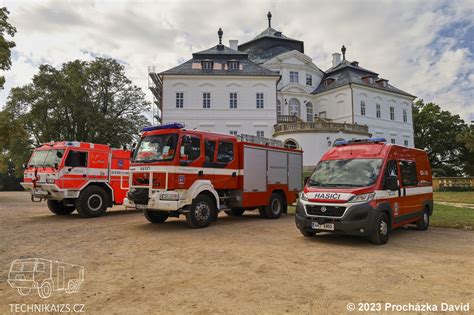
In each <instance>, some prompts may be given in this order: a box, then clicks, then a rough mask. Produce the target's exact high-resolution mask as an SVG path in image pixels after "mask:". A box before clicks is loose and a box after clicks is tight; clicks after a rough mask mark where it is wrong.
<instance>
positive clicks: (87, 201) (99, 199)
mask: <svg viewBox="0 0 474 315" xmlns="http://www.w3.org/2000/svg"><path fill="white" fill-rule="evenodd" d="M108 204H109V200H108V197H107V193H106V192H105V190H104V189H103V188H102V187H99V186H89V187H87V188H86V189H84V190H83V191H82V192H81V194H80V195H79V198H78V199H77V200H76V208H77V212H78V213H79V215H80V216H81V217H83V218H93V217H100V216H101V215H103V214H104V213H105V210H107V205H108Z"/></svg>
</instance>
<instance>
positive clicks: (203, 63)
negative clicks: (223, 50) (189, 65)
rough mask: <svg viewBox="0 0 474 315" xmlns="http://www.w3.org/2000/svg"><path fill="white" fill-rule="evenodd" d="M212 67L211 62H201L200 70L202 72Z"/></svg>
mask: <svg viewBox="0 0 474 315" xmlns="http://www.w3.org/2000/svg"><path fill="white" fill-rule="evenodd" d="M213 67H214V63H213V62H212V61H203V62H202V68H203V69H204V70H212V68H213Z"/></svg>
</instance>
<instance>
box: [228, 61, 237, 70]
mask: <svg viewBox="0 0 474 315" xmlns="http://www.w3.org/2000/svg"><path fill="white" fill-rule="evenodd" d="M227 66H228V67H229V70H239V62H238V61H235V60H231V61H229V62H228V63H227Z"/></svg>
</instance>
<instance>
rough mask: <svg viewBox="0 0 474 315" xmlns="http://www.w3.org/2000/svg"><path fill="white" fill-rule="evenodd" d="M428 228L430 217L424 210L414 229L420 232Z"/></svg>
mask: <svg viewBox="0 0 474 315" xmlns="http://www.w3.org/2000/svg"><path fill="white" fill-rule="evenodd" d="M429 226H430V215H429V213H428V209H425V211H423V217H422V218H421V219H420V220H419V221H416V228H417V229H418V230H420V231H426V230H428V227H429Z"/></svg>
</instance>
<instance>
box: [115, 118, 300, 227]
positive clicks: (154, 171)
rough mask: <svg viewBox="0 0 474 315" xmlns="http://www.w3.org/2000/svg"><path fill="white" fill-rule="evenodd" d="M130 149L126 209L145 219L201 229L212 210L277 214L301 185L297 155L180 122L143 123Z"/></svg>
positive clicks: (263, 141) (276, 145) (213, 215)
mask: <svg viewBox="0 0 474 315" xmlns="http://www.w3.org/2000/svg"><path fill="white" fill-rule="evenodd" d="M143 131H144V132H143V134H142V136H141V140H140V142H139V144H138V145H137V148H136V150H135V152H134V154H133V160H132V164H131V167H130V182H129V185H130V191H129V192H128V194H127V197H126V198H125V200H124V205H125V206H126V207H133V208H138V209H143V211H144V215H145V217H146V218H147V219H148V220H149V221H150V222H152V223H162V222H164V221H166V219H167V218H168V217H169V216H174V217H178V216H179V215H181V214H184V215H185V216H186V222H187V224H188V226H190V227H191V228H202V227H206V226H208V225H209V224H210V223H211V222H212V221H213V220H215V219H216V218H217V214H218V212H219V211H225V212H226V213H227V214H228V215H233V216H240V215H242V214H243V213H244V211H246V210H253V209H257V208H258V209H259V211H260V215H261V216H262V217H265V218H269V219H277V218H279V217H280V216H281V214H282V212H285V211H286V209H287V205H288V204H291V203H294V202H295V201H296V197H297V192H298V191H299V190H300V189H301V186H302V152H301V151H299V150H291V149H287V148H284V147H282V146H281V147H280V145H281V143H280V142H278V141H275V140H272V139H265V138H258V137H252V136H241V137H237V136H233V135H228V134H219V133H212V132H206V131H199V130H186V129H184V126H183V125H182V124H179V123H174V124H168V125H162V126H155V127H147V128H145V129H144V130H143Z"/></svg>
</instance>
